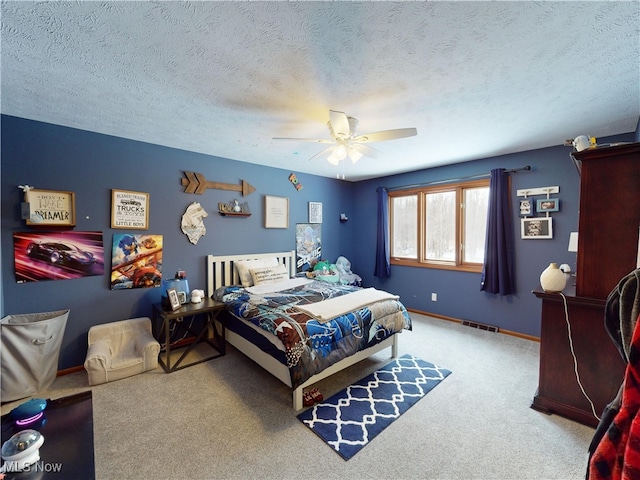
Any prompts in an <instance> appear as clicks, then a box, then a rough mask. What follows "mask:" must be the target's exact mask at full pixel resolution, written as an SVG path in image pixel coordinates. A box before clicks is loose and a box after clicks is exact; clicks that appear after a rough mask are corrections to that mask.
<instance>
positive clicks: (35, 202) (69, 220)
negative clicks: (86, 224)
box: [25, 188, 76, 227]
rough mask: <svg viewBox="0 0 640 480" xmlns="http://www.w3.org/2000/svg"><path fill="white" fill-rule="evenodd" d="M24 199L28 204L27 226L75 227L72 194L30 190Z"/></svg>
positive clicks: (74, 206)
mask: <svg viewBox="0 0 640 480" xmlns="http://www.w3.org/2000/svg"><path fill="white" fill-rule="evenodd" d="M25 197H26V201H27V202H28V204H29V218H27V225H38V226H40V225H42V226H45V225H54V226H65V227H73V226H75V224H76V197H75V194H74V193H73V192H62V191H58V190H39V189H36V188H32V189H30V190H29V191H28V193H27V194H26V195H25Z"/></svg>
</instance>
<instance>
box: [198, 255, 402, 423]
mask: <svg viewBox="0 0 640 480" xmlns="http://www.w3.org/2000/svg"><path fill="white" fill-rule="evenodd" d="M295 261H296V255H295V251H288V252H276V253H260V254H246V255H226V256H215V255H208V256H207V295H208V296H209V297H211V298H214V299H215V300H218V301H223V302H225V304H226V310H227V313H228V314H227V315H226V316H225V320H224V321H225V322H226V324H225V326H226V332H225V337H226V340H227V342H228V343H229V344H231V345H233V346H234V347H235V348H236V349H238V350H239V351H241V352H242V353H243V354H245V355H246V356H248V357H249V358H251V359H252V360H253V361H255V362H256V363H258V364H259V365H260V366H262V368H264V369H265V370H267V371H268V372H269V373H271V374H272V375H274V376H275V377H276V378H278V379H279V380H280V381H282V382H283V383H284V384H286V385H287V386H289V387H290V388H292V390H293V408H294V410H296V411H297V410H301V409H302V408H303V392H304V390H305V389H306V388H307V387H309V386H311V385H313V384H315V383H316V382H318V381H320V380H322V379H324V378H327V377H328V376H330V375H333V374H334V373H336V372H339V371H340V370H343V369H345V368H347V367H349V366H351V365H354V364H355V363H357V362H359V361H361V360H364V359H365V358H367V357H369V356H371V355H373V354H375V353H378V352H380V351H382V350H384V349H386V348H389V347H390V348H391V356H392V357H397V356H398V334H399V333H401V332H402V331H403V330H411V318H410V317H409V314H408V313H407V311H406V309H405V307H404V305H402V303H401V302H400V301H399V299H398V297H397V296H395V295H392V294H390V293H388V292H384V291H381V290H376V289H363V288H359V287H355V286H352V285H341V284H330V283H327V282H321V281H317V280H310V279H307V278H306V277H300V276H296V266H295ZM252 265H253V266H254V268H250V267H251V266H252ZM247 270H249V272H250V273H251V275H253V276H254V277H255V280H256V282H253V283H255V284H254V285H252V286H243V284H244V285H247V283H248V284H249V285H250V284H251V283H252V280H253V279H249V280H247V275H248V273H247ZM274 272H277V273H274ZM283 272H284V273H283ZM260 275H262V277H261V276H260ZM354 306H356V307H355V308H354ZM344 308H349V311H347V312H346V313H339V314H338V311H340V310H341V309H344Z"/></svg>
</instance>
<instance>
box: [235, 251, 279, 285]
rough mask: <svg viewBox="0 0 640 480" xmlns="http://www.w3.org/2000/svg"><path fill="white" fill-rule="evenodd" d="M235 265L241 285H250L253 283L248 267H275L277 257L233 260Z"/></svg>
mask: <svg viewBox="0 0 640 480" xmlns="http://www.w3.org/2000/svg"><path fill="white" fill-rule="evenodd" d="M233 264H234V265H235V268H236V271H237V272H238V276H239V277H240V283H242V286H243V287H250V286H251V285H253V279H252V278H251V273H250V272H249V269H250V268H260V267H275V266H276V265H278V259H277V258H276V257H271V258H258V259H255V260H238V261H236V262H233Z"/></svg>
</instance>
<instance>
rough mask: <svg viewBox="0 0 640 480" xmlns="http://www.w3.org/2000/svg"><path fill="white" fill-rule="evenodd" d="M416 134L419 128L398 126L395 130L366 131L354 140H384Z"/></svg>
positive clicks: (364, 141) (361, 141) (360, 141)
mask: <svg viewBox="0 0 640 480" xmlns="http://www.w3.org/2000/svg"><path fill="white" fill-rule="evenodd" d="M416 135H418V130H416V129H415V128H396V129H395V130H382V131H380V132H371V133H365V134H364V135H358V136H357V137H356V138H354V139H353V142H358V143H369V142H384V141H385V140H395V139H397V138H406V137H415V136H416Z"/></svg>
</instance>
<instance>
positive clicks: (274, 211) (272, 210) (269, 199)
mask: <svg viewBox="0 0 640 480" xmlns="http://www.w3.org/2000/svg"><path fill="white" fill-rule="evenodd" d="M264 228H289V199H288V198H286V197H274V196H272V195H265V196H264Z"/></svg>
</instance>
